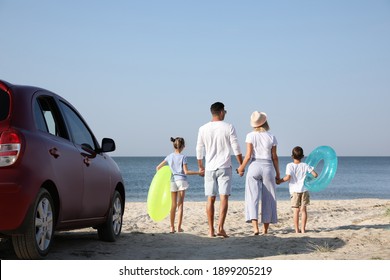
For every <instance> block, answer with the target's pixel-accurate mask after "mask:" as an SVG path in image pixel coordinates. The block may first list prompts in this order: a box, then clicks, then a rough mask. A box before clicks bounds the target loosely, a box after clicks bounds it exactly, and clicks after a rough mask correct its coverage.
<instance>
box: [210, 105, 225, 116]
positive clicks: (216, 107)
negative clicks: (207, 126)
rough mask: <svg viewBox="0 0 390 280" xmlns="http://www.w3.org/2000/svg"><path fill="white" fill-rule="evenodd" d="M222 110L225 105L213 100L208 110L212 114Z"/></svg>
mask: <svg viewBox="0 0 390 280" xmlns="http://www.w3.org/2000/svg"><path fill="white" fill-rule="evenodd" d="M224 110H225V105H223V103H222V102H215V103H214V104H212V105H211V107H210V112H211V114H212V115H218V114H219V113H221V112H222V111H224Z"/></svg>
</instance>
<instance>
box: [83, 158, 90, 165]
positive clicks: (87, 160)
mask: <svg viewBox="0 0 390 280" xmlns="http://www.w3.org/2000/svg"><path fill="white" fill-rule="evenodd" d="M83 162H84V164H85V165H86V166H89V165H90V164H91V160H90V159H89V157H84V160H83Z"/></svg>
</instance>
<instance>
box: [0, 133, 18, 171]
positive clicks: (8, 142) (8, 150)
mask: <svg viewBox="0 0 390 280" xmlns="http://www.w3.org/2000/svg"><path fill="white" fill-rule="evenodd" d="M21 144H22V140H21V138H20V135H19V134H18V133H16V132H15V131H10V130H7V131H4V132H2V133H1V134H0V167H1V166H9V165H12V164H14V163H15V161H16V160H17V159H18V156H19V152H20V147H21Z"/></svg>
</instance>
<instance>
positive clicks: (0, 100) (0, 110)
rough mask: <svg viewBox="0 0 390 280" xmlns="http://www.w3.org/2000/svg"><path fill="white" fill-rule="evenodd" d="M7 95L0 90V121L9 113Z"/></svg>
mask: <svg viewBox="0 0 390 280" xmlns="http://www.w3.org/2000/svg"><path fill="white" fill-rule="evenodd" d="M9 103H10V102H9V95H8V93H6V92H5V91H3V90H0V121H3V120H5V119H6V118H7V117H8V114H9Z"/></svg>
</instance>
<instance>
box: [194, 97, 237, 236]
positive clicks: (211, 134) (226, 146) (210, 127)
mask: <svg viewBox="0 0 390 280" xmlns="http://www.w3.org/2000/svg"><path fill="white" fill-rule="evenodd" d="M210 111H211V115H212V120H211V122H208V123H206V124H205V125H203V126H201V127H200V128H199V132H198V140H197V143H196V157H197V160H198V166H199V172H205V173H204V174H205V176H204V177H205V178H204V186H205V195H206V196H207V206H206V211H207V219H208V224H209V236H210V237H215V236H216V235H218V236H222V237H228V235H227V234H226V232H225V229H224V224H225V219H226V214H227V210H228V201H229V195H230V193H231V188H232V183H231V181H232V162H231V151H233V154H234V155H235V156H236V159H237V162H238V164H239V165H241V163H242V154H241V149H240V145H239V143H238V139H237V134H236V130H235V128H234V127H233V125H231V124H229V123H226V122H224V119H225V115H226V111H225V106H224V104H223V103H221V102H216V103H214V104H212V105H211V107H210ZM203 157H205V165H203ZM217 194H219V197H220V200H221V203H220V209H219V214H220V215H219V222H218V230H217V234H215V231H214V212H215V210H214V209H215V208H214V204H215V199H216V196H217Z"/></svg>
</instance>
